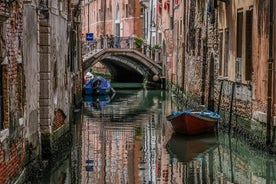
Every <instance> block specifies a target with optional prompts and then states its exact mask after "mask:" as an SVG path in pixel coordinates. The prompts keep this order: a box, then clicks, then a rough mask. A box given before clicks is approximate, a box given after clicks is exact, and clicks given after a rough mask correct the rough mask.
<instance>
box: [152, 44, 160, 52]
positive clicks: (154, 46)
mask: <svg viewBox="0 0 276 184" xmlns="http://www.w3.org/2000/svg"><path fill="white" fill-rule="evenodd" d="M151 49H152V51H153V52H159V51H160V50H161V46H160V45H158V44H155V45H153V46H152V48H151Z"/></svg>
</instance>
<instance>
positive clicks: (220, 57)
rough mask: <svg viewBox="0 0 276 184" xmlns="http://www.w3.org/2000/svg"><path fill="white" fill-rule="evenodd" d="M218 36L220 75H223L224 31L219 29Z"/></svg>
mask: <svg viewBox="0 0 276 184" xmlns="http://www.w3.org/2000/svg"><path fill="white" fill-rule="evenodd" d="M218 38H219V75H220V76H222V75H223V73H222V71H223V70H222V69H223V68H222V66H223V65H222V54H223V53H222V48H223V45H222V43H223V32H222V31H221V30H220V31H219V34H218Z"/></svg>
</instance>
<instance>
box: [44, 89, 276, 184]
mask: <svg viewBox="0 0 276 184" xmlns="http://www.w3.org/2000/svg"><path fill="white" fill-rule="evenodd" d="M173 108H176V106H175V105H174V103H173V102H172V95H171V94H170V93H166V92H164V91H159V90H117V91H116V94H115V95H114V96H112V97H110V96H100V97H91V96H86V97H84V102H83V109H82V111H81V113H82V114H81V121H80V122H76V123H75V124H73V125H72V130H71V131H72V135H73V143H72V147H71V151H69V152H68V154H67V156H65V157H64V159H62V160H60V161H59V162H58V163H56V164H54V165H53V167H51V168H50V169H49V170H48V171H47V172H44V175H43V176H42V177H41V178H39V180H38V183H44V184H48V183H49V184H60V183H64V184H67V183H68V184H84V183H86V184H90V183H91V184H105V183H110V184H144V183H145V184H154V183H160V184H161V183H166V184H182V183H187V184H193V183H198V184H207V183H210V184H213V183H217V184H224V183H238V184H259V183H260V184H263V183H264V184H266V183H267V184H275V183H276V159H275V158H274V157H272V156H270V155H268V154H265V153H262V152H260V151H257V150H253V149H251V148H249V147H247V146H246V145H244V144H243V143H242V142H241V141H239V140H237V139H234V138H232V137H229V136H228V135H223V134H221V133H214V134H208V135H201V136H193V137H187V136H182V135H177V134H175V133H174V132H173V129H172V127H171V125H170V122H168V121H167V120H166V116H167V115H168V114H169V113H170V111H171V110H172V109H173Z"/></svg>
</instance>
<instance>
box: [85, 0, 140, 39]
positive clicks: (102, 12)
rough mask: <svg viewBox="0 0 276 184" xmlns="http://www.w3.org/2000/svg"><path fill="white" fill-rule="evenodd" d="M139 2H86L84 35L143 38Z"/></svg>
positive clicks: (93, 0)
mask: <svg viewBox="0 0 276 184" xmlns="http://www.w3.org/2000/svg"><path fill="white" fill-rule="evenodd" d="M141 8H142V7H141V5H140V3H139V1H129V0H115V1H114V0H104V1H102V0H84V1H83V4H82V34H83V39H85V34H86V33H93V34H94V38H95V39H97V38H100V35H102V36H104V35H113V36H118V37H130V36H133V35H136V36H142V31H143V27H144V25H143V22H142V21H141V20H143V19H142V17H141V16H140V15H141V11H142V9H141Z"/></svg>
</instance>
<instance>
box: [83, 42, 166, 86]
mask: <svg viewBox="0 0 276 184" xmlns="http://www.w3.org/2000/svg"><path fill="white" fill-rule="evenodd" d="M123 41H125V40H123ZM124 43H126V42H122V41H121V42H120V44H119V45H117V46H116V47H115V46H113V45H109V44H107V43H106V42H105V43H104V44H102V45H100V43H99V42H92V43H91V42H90V43H88V44H87V43H86V45H85V44H83V53H86V54H85V55H83V65H82V66H83V71H84V72H86V71H89V70H90V69H91V67H92V66H93V65H95V64H96V63H98V62H100V63H101V64H103V65H104V66H106V68H107V69H108V70H109V72H110V73H111V81H112V82H138V83H143V82H144V81H145V80H146V81H147V82H149V84H152V86H154V87H156V86H158V87H160V84H161V82H162V81H161V79H162V66H161V65H160V64H161V63H160V62H158V61H160V60H159V59H157V58H158V57H156V56H155V54H150V50H149V49H148V48H147V47H143V48H142V50H143V51H145V52H141V50H140V51H139V50H137V49H134V48H133V42H132V41H130V43H129V44H124ZM99 45H100V46H99ZM103 45H104V46H103ZM157 54H158V53H157ZM153 56H155V57H153ZM159 57H160V54H159Z"/></svg>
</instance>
